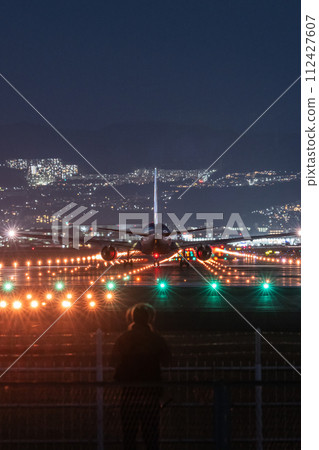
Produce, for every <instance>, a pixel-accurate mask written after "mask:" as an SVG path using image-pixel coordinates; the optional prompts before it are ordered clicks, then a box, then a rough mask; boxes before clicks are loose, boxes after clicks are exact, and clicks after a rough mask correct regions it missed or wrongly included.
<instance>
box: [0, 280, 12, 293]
mask: <svg viewBox="0 0 319 450" xmlns="http://www.w3.org/2000/svg"><path fill="white" fill-rule="evenodd" d="M2 287H3V290H4V291H6V292H10V291H12V289H13V287H14V286H13V283H11V281H5V282H4V283H3V286H2Z"/></svg>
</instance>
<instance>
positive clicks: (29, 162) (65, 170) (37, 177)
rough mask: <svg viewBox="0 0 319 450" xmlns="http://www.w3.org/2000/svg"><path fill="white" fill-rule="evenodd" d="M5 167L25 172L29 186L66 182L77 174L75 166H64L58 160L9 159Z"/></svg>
mask: <svg viewBox="0 0 319 450" xmlns="http://www.w3.org/2000/svg"><path fill="white" fill-rule="evenodd" d="M6 166H7V167H9V168H10V169H17V170H24V171H26V178H27V181H28V183H29V184H30V185H31V186H37V185H46V184H50V183H54V182H55V181H58V180H66V179H68V178H71V177H73V176H74V175H77V174H78V166H77V165H75V164H64V163H63V162H62V160H61V159H60V158H43V159H20V158H19V159H11V160H7V161H6Z"/></svg>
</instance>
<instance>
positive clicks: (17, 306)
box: [12, 300, 22, 309]
mask: <svg viewBox="0 0 319 450" xmlns="http://www.w3.org/2000/svg"><path fill="white" fill-rule="evenodd" d="M12 307H13V308H14V309H20V308H21V307H22V303H21V302H20V301H19V300H15V301H14V302H13V303H12Z"/></svg>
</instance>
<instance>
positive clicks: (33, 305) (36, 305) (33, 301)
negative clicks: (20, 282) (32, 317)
mask: <svg viewBox="0 0 319 450" xmlns="http://www.w3.org/2000/svg"><path fill="white" fill-rule="evenodd" d="M30 306H31V308H37V307H38V306H39V302H37V301H36V300H32V302H31V303H30Z"/></svg>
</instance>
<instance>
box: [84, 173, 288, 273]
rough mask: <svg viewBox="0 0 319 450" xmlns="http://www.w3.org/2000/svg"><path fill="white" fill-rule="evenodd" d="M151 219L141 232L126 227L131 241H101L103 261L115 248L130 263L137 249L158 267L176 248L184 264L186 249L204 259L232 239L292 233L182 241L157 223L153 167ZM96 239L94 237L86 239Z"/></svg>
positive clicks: (112, 253)
mask: <svg viewBox="0 0 319 450" xmlns="http://www.w3.org/2000/svg"><path fill="white" fill-rule="evenodd" d="M153 213H154V219H153V222H151V223H149V224H148V226H147V227H145V228H144V229H143V231H142V232H141V233H140V232H135V231H134V230H132V229H128V230H126V234H128V235H130V236H137V237H140V239H139V240H138V241H136V242H131V241H126V242H125V241H123V240H118V241H115V240H110V242H108V243H107V242H106V240H104V241H102V242H104V244H105V243H107V245H105V246H104V247H103V248H102V250H101V256H102V258H103V259H104V260H105V261H112V260H114V259H116V257H117V254H118V252H119V251H123V250H126V251H127V260H128V262H130V252H131V251H138V252H140V253H141V254H143V255H147V256H152V257H153V260H154V266H159V263H160V261H159V259H160V257H161V256H165V257H169V256H171V255H173V254H174V253H176V252H179V251H180V250H183V255H184V258H181V260H180V265H181V266H183V265H188V262H187V260H186V258H185V250H186V249H187V248H196V257H197V258H198V259H200V260H202V261H207V260H208V259H209V258H210V257H211V255H212V247H211V246H214V247H216V246H221V245H224V246H225V245H227V244H230V243H235V242H242V241H252V240H254V239H262V238H282V237H289V236H292V233H281V234H279V235H273V234H267V235H260V236H250V237H247V238H245V237H243V236H237V237H235V238H227V239H211V240H207V239H203V241H198V240H197V241H193V242H192V241H189V240H187V241H184V240H182V237H181V235H182V233H181V232H180V231H178V230H175V231H173V232H171V231H170V230H169V228H168V227H167V226H166V225H165V224H164V223H160V222H159V213H158V195H157V169H156V168H155V170H154V207H153ZM98 228H99V229H100V230H104V231H113V232H114V231H115V232H119V231H120V230H119V228H110V227H98ZM157 230H159V231H160V233H159V234H160V237H158V236H157ZM203 230H207V227H204V228H203V227H202V228H195V229H189V230H186V232H188V233H195V232H198V231H203ZM174 234H175V235H176V236H177V239H174V238H173V237H172V236H174ZM90 242H92V243H93V242H96V240H94V238H93V241H90Z"/></svg>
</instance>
